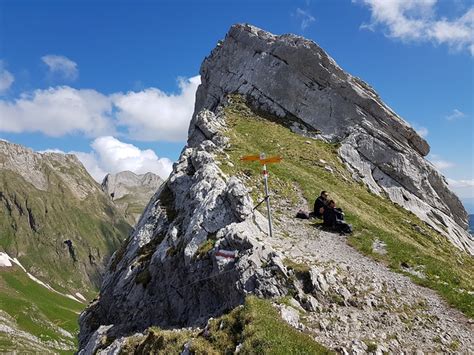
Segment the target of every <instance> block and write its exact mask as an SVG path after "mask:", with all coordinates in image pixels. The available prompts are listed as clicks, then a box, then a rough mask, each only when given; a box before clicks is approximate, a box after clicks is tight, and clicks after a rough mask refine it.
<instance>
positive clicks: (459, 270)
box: [221, 97, 474, 317]
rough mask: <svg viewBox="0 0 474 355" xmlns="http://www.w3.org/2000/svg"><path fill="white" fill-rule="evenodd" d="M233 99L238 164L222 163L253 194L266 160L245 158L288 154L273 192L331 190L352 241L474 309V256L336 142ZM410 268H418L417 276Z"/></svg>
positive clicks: (276, 167) (290, 194)
mask: <svg viewBox="0 0 474 355" xmlns="http://www.w3.org/2000/svg"><path fill="white" fill-rule="evenodd" d="M232 101H233V103H232V104H230V105H229V106H228V107H227V108H226V109H225V116H226V121H227V124H228V127H229V129H228V130H227V131H226V132H224V134H225V135H226V136H228V138H229V139H230V148H229V149H228V150H227V151H226V153H227V154H228V156H229V157H230V162H231V163H232V164H226V163H225V160H226V158H225V157H222V159H221V160H222V162H223V163H222V169H223V170H224V171H225V172H226V173H227V174H229V175H238V176H240V177H242V178H243V181H245V182H246V184H247V186H248V188H249V189H250V190H251V194H252V196H253V198H254V201H259V200H261V198H262V197H263V193H262V192H261V191H263V188H262V181H261V180H262V179H261V166H259V165H258V164H256V163H246V162H241V161H240V160H239V158H240V157H241V156H243V155H248V154H258V153H260V152H265V153H266V154H267V156H271V155H281V156H282V157H283V161H282V162H281V163H280V164H272V165H271V166H270V167H269V171H270V189H271V192H272V195H273V199H279V198H285V199H288V200H289V201H292V202H293V203H296V201H297V199H296V195H297V192H296V191H297V190H298V191H302V193H303V195H304V197H305V198H306V199H307V201H309V203H310V205H312V203H313V202H314V199H315V198H316V197H317V196H318V195H319V193H320V191H321V190H327V191H329V192H330V195H331V198H333V199H335V200H336V201H337V203H338V205H339V206H340V207H342V208H343V209H344V211H345V212H346V217H347V219H348V221H349V222H350V223H352V224H353V226H354V230H355V233H354V234H353V235H352V236H351V237H350V238H349V243H350V244H351V245H353V246H354V247H355V248H357V249H358V250H360V251H361V252H362V253H364V254H367V255H369V256H371V257H372V258H374V259H376V260H378V261H380V262H383V263H385V264H386V265H388V266H389V267H390V268H391V269H392V270H394V271H397V272H401V273H405V274H407V275H408V276H410V277H411V278H412V279H413V280H414V281H415V282H416V283H418V284H420V285H423V286H426V287H429V288H432V289H434V290H436V291H437V292H438V293H439V294H440V295H441V296H443V297H444V298H445V299H446V300H447V301H448V302H449V303H450V304H451V305H452V306H454V307H456V308H458V309H460V310H461V311H463V312H464V313H465V314H466V315H468V316H470V317H473V316H474V293H473V291H474V280H473V278H472V275H474V258H472V257H471V256H469V255H468V254H467V253H465V252H462V251H460V250H459V249H457V248H456V247H454V246H453V245H452V244H451V243H450V242H449V241H448V240H447V239H446V238H445V237H444V236H442V235H440V234H439V233H437V232H436V231H434V230H433V229H432V228H430V227H429V226H428V225H427V224H426V223H424V222H422V221H421V220H420V219H419V218H417V217H416V216H415V215H414V214H412V213H410V212H409V211H406V210H405V209H403V208H401V207H400V206H398V205H396V204H394V203H392V202H391V201H390V200H388V199H385V198H382V197H379V196H376V195H374V194H371V193H370V192H369V191H368V190H367V188H366V187H365V186H363V185H361V184H359V183H357V182H354V181H353V179H352V178H351V175H350V173H349V172H348V171H347V169H346V168H345V166H344V165H343V163H342V162H341V161H340V159H339V158H338V154H337V149H338V146H337V145H332V144H328V143H325V142H322V141H318V140H312V139H308V138H305V137H303V136H301V135H298V134H295V133H293V132H292V131H291V130H290V129H288V128H286V127H285V126H284V125H282V124H281V122H278V120H277V119H273V118H272V117H263V116H262V115H259V114H257V113H255V112H253V111H252V110H251V109H249V107H248V106H247V105H246V104H245V102H244V101H243V100H242V99H241V98H239V97H233V98H232ZM326 166H329V167H330V168H331V169H332V172H330V171H328V170H327V169H326ZM310 208H312V206H311V207H310ZM276 213H278V211H276ZM375 240H380V241H383V242H384V243H385V244H386V250H387V253H386V254H385V255H380V254H377V253H375V252H373V250H372V243H373V242H374V241H375ZM407 270H417V271H419V273H418V274H417V275H418V276H417V275H414V274H413V273H410V272H407Z"/></svg>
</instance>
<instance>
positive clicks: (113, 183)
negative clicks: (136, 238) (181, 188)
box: [101, 171, 163, 225]
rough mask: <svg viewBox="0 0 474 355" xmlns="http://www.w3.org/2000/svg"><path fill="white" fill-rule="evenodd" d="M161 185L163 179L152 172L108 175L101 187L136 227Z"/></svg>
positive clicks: (124, 172)
mask: <svg viewBox="0 0 474 355" xmlns="http://www.w3.org/2000/svg"><path fill="white" fill-rule="evenodd" d="M161 184H163V179H162V178H161V177H159V176H158V175H156V174H153V173H151V172H148V173H145V174H140V175H137V174H135V173H133V172H131V171H122V172H119V173H116V174H107V175H106V176H105V177H104V180H103V181H102V185H101V187H102V190H103V191H104V192H105V193H106V194H107V195H108V196H109V197H110V198H111V199H112V200H113V201H114V203H115V205H116V206H118V207H119V208H120V209H121V210H122V212H123V213H124V215H125V217H126V218H127V220H128V221H129V222H130V224H132V225H134V224H135V223H137V222H138V219H139V218H140V216H141V215H142V214H143V210H144V209H145V207H146V205H147V204H148V202H149V201H150V198H151V197H152V196H153V195H154V194H155V193H156V191H157V190H158V188H159V187H160V186H161Z"/></svg>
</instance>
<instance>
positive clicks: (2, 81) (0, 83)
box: [0, 60, 15, 94]
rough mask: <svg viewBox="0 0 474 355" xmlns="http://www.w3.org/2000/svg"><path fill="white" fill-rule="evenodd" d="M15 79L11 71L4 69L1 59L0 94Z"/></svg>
mask: <svg viewBox="0 0 474 355" xmlns="http://www.w3.org/2000/svg"><path fill="white" fill-rule="evenodd" d="M14 81H15V77H14V76H13V74H12V73H10V72H9V71H8V70H6V69H5V67H4V64H3V61H1V60H0V94H3V93H4V92H5V91H7V90H8V89H9V88H10V86H12V84H13V82H14Z"/></svg>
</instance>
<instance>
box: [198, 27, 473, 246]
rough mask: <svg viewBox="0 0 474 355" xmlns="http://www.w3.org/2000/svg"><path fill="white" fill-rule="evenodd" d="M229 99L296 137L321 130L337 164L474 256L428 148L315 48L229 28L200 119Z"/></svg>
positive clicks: (205, 85)
mask: <svg viewBox="0 0 474 355" xmlns="http://www.w3.org/2000/svg"><path fill="white" fill-rule="evenodd" d="M229 93H239V94H241V95H244V96H245V97H246V98H247V100H248V101H249V102H250V103H251V104H252V105H253V106H254V107H255V108H256V109H259V110H261V111H263V112H267V113H271V114H273V115H276V116H278V117H281V118H282V119H285V120H286V121H287V122H292V124H293V128H294V129H295V130H296V131H300V132H302V133H304V132H305V131H306V130H307V128H310V129H311V128H312V129H317V130H319V131H320V132H321V134H320V137H321V138H323V139H327V140H329V141H332V142H338V143H340V144H341V147H340V149H339V154H340V157H341V158H342V159H343V161H344V162H345V163H346V164H347V166H348V168H349V169H350V170H351V171H352V172H353V177H354V178H355V179H358V180H361V181H363V182H364V183H365V184H366V185H367V186H368V188H369V189H370V190H371V191H372V192H373V193H375V194H378V195H385V196H387V197H388V198H390V199H391V200H392V201H393V202H395V203H397V204H399V205H401V206H403V207H404V208H406V209H407V210H410V211H412V212H413V213H415V214H416V215H417V216H418V217H419V218H420V219H422V220H423V221H425V222H427V223H429V224H430V225H431V226H432V227H433V228H435V229H436V230H437V231H439V232H440V233H442V234H444V235H445V236H447V237H448V238H449V239H450V240H451V241H452V243H453V244H455V245H456V246H457V247H459V248H460V249H463V250H467V251H468V252H469V253H471V254H474V242H473V240H472V239H471V237H470V235H469V233H468V232H467V213H466V211H465V210H464V207H463V206H462V204H461V202H460V201H459V199H458V198H457V196H456V195H455V194H454V193H453V192H451V191H450V190H449V188H448V185H447V183H446V180H445V178H444V177H443V176H442V175H441V174H440V173H439V172H438V171H437V170H436V169H435V168H434V166H433V165H432V164H431V163H430V162H428V161H427V160H426V159H425V158H424V157H425V156H426V155H427V154H428V153H429V145H428V143H427V142H426V141H425V140H424V139H423V138H421V137H420V136H419V135H418V134H417V133H416V132H415V130H414V129H413V128H412V127H410V126H409V125H408V124H407V123H406V122H405V121H404V120H403V119H402V118H401V117H399V116H398V115H397V114H396V113H395V112H394V111H393V110H391V109H390V108H389V107H388V106H387V105H386V104H384V103H383V102H382V100H381V99H380V97H379V95H378V94H377V93H376V92H375V91H374V89H373V88H371V87H370V86H369V85H368V84H367V83H365V82H364V81H362V80H361V79H359V78H357V77H353V76H351V75H350V74H348V73H346V72H344V71H343V70H342V69H341V68H340V67H339V66H338V65H337V64H336V62H335V61H334V60H333V59H332V58H331V57H329V56H328V55H327V54H326V53H325V52H324V51H323V50H322V49H321V48H320V47H319V46H318V45H316V44H315V43H314V42H312V41H310V40H307V39H304V38H302V37H299V36H295V35H282V36H276V35H273V34H270V33H268V32H265V31H263V30H261V29H258V28H256V27H253V26H250V25H235V26H232V28H231V29H230V31H229V33H228V34H227V36H226V38H225V39H224V40H223V41H221V42H219V44H218V45H217V47H216V48H215V49H214V50H213V51H212V53H211V54H210V56H209V57H207V58H206V59H205V61H204V63H203V64H202V66H201V86H200V87H199V89H198V92H197V96H196V107H195V112H199V111H201V110H202V109H209V110H211V111H212V110H214V109H215V108H216V107H218V106H219V105H220V104H222V103H223V102H224V100H225V98H226V96H227V95H228V94H229ZM194 127H196V125H195V124H193V123H191V126H190V134H191V135H192V133H193V131H194V129H195V128H194Z"/></svg>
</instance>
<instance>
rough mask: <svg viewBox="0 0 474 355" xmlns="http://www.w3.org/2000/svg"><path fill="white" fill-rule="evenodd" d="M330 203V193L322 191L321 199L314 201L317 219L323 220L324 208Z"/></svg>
mask: <svg viewBox="0 0 474 355" xmlns="http://www.w3.org/2000/svg"><path fill="white" fill-rule="evenodd" d="M327 202H328V193H327V192H326V191H321V194H320V195H319V197H318V198H317V199H316V201H314V216H315V217H317V218H323V213H324V207H326V204H327Z"/></svg>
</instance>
